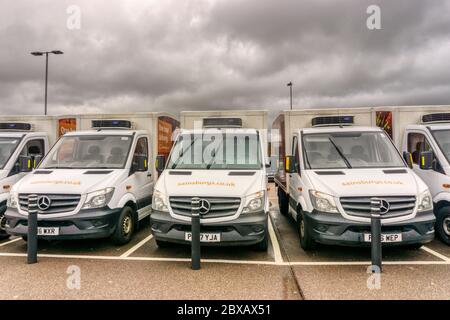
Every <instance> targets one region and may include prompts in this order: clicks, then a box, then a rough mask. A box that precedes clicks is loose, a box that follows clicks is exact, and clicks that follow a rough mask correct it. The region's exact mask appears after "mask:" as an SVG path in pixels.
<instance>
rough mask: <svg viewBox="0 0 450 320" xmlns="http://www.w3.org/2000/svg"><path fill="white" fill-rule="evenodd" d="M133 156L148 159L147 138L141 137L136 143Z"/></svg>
mask: <svg viewBox="0 0 450 320" xmlns="http://www.w3.org/2000/svg"><path fill="white" fill-rule="evenodd" d="M133 156H146V157H148V143H147V138H145V137H142V138H139V140H138V141H137V143H136V149H134V155H133Z"/></svg>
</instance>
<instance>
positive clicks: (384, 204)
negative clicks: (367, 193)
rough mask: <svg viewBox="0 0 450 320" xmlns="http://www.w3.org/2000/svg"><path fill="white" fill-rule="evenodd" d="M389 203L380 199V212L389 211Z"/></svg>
mask: <svg viewBox="0 0 450 320" xmlns="http://www.w3.org/2000/svg"><path fill="white" fill-rule="evenodd" d="M390 207H391V206H390V205H389V202H387V201H386V200H384V199H380V214H385V213H387V212H388V211H389V209H390Z"/></svg>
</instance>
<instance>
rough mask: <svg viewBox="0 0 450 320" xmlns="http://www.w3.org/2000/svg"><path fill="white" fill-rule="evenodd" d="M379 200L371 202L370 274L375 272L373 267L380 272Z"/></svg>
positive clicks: (374, 199) (375, 199)
mask: <svg viewBox="0 0 450 320" xmlns="http://www.w3.org/2000/svg"><path fill="white" fill-rule="evenodd" d="M380 207H381V200H380V199H377V198H373V199H372V200H371V214H370V226H371V228H370V231H371V236H370V237H371V238H370V239H371V243H372V272H376V270H375V269H374V267H378V270H379V272H381V271H382V263H383V262H382V252H381V214H380Z"/></svg>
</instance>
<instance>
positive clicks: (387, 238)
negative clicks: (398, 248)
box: [364, 233, 402, 242]
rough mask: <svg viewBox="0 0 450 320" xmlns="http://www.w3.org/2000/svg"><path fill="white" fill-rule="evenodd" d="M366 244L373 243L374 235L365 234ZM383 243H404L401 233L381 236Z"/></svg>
mask: <svg viewBox="0 0 450 320" xmlns="http://www.w3.org/2000/svg"><path fill="white" fill-rule="evenodd" d="M364 242H372V235H371V234H370V233H365V234H364ZM381 242H402V234H401V233H388V234H386V233H383V234H381Z"/></svg>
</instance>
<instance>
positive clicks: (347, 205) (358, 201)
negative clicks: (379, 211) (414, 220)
mask: <svg viewBox="0 0 450 320" xmlns="http://www.w3.org/2000/svg"><path fill="white" fill-rule="evenodd" d="M376 198H378V199H384V200H386V201H387V202H388V203H389V211H388V212H387V213H385V214H384V215H382V218H395V217H401V216H406V215H409V214H411V213H413V211H414V207H415V206H416V197H415V196H388V197H376ZM371 199H372V198H371V197H343V198H340V201H341V205H342V208H343V209H344V211H345V213H346V214H348V215H351V216H357V217H364V218H369V217H370V213H371V207H370V200H371Z"/></svg>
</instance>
